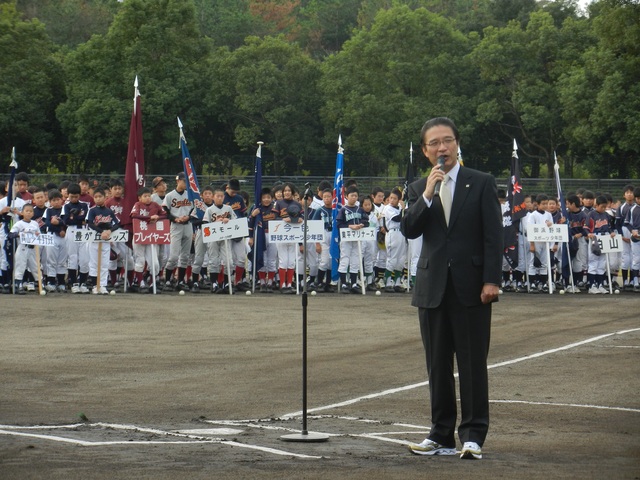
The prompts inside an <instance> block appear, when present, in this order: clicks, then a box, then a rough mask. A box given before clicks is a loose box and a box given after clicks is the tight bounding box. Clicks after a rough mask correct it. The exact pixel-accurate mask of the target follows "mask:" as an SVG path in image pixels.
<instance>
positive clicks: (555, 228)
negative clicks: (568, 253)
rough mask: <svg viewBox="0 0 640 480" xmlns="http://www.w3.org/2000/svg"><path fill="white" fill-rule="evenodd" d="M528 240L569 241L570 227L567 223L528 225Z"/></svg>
mask: <svg viewBox="0 0 640 480" xmlns="http://www.w3.org/2000/svg"><path fill="white" fill-rule="evenodd" d="M527 240H528V241H530V242H559V243H560V242H568V241H569V229H568V228H567V226H566V225H551V226H550V227H547V226H546V225H534V224H529V225H527Z"/></svg>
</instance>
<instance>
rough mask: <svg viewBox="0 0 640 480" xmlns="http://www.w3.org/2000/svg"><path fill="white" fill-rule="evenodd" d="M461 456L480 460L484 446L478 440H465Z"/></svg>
mask: <svg viewBox="0 0 640 480" xmlns="http://www.w3.org/2000/svg"><path fill="white" fill-rule="evenodd" d="M460 458H468V459H472V460H473V459H475V460H480V459H481V458H482V448H480V445H478V444H477V443H476V442H464V446H463V447H462V450H461V451H460Z"/></svg>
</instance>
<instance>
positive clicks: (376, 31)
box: [321, 6, 477, 175]
mask: <svg viewBox="0 0 640 480" xmlns="http://www.w3.org/2000/svg"><path fill="white" fill-rule="evenodd" d="M469 49H470V42H469V41H468V39H467V38H465V36H464V35H462V34H461V33H460V32H458V31H457V30H455V29H454V28H453V26H452V24H451V22H450V21H449V20H447V19H445V18H442V17H440V16H438V15H436V14H434V13H431V12H429V11H427V10H426V9H424V8H419V9H416V10H411V9H410V8H409V7H408V6H399V7H394V8H391V9H389V10H381V11H380V12H379V13H378V15H377V16H376V20H375V22H374V23H373V25H372V26H371V28H370V29H368V28H363V29H361V30H359V31H358V32H356V33H355V34H354V36H353V37H352V38H351V39H350V40H349V41H347V42H346V43H345V45H344V47H343V49H342V50H341V51H340V52H339V53H337V54H335V55H332V56H331V57H329V58H328V59H327V60H326V61H325V62H324V64H323V78H322V82H321V86H322V91H323V95H324V98H325V104H324V106H323V108H322V117H323V121H324V125H325V131H326V132H327V137H326V139H327V141H333V142H335V138H336V137H337V134H338V133H342V134H343V139H344V141H345V148H346V150H347V154H348V155H349V156H350V159H349V161H348V162H346V167H345V169H346V173H347V174H354V173H359V174H369V175H378V174H381V173H386V172H389V173H390V174H400V175H404V172H405V169H406V162H407V157H408V154H407V152H408V148H409V143H410V142H413V143H414V145H417V143H418V142H419V141H420V139H419V131H420V128H421V126H422V124H423V123H424V121H425V120H426V119H428V118H430V117H434V116H441V115H446V116H450V117H452V118H454V119H455V120H456V121H457V123H458V124H459V125H461V128H462V129H463V132H464V133H468V132H469V129H470V128H472V125H473V121H472V118H471V117H472V114H473V110H474V109H473V108H471V103H470V101H471V97H472V96H473V88H474V81H473V80H472V79H473V78H474V75H473V74H472V71H471V70H470V66H469V62H467V61H466V60H465V58H464V55H465V53H467V52H468V51H469ZM475 76H476V77H477V75H475ZM389 168H391V170H389ZM365 172H366V173H365Z"/></svg>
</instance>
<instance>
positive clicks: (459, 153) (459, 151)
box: [458, 145, 464, 167]
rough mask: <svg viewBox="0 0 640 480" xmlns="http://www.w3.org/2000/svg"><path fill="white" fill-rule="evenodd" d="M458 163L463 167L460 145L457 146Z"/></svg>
mask: <svg viewBox="0 0 640 480" xmlns="http://www.w3.org/2000/svg"><path fill="white" fill-rule="evenodd" d="M458 163H459V164H460V165H462V166H463V167H464V160H463V159H462V150H460V145H458Z"/></svg>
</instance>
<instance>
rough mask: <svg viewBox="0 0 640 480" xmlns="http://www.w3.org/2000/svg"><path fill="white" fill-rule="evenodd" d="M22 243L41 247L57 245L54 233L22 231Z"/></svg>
mask: <svg viewBox="0 0 640 480" xmlns="http://www.w3.org/2000/svg"><path fill="white" fill-rule="evenodd" d="M20 243H21V244H23V245H39V246H41V247H48V246H51V245H55V244H54V242H53V234H52V233H41V234H36V233H34V232H20Z"/></svg>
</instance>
